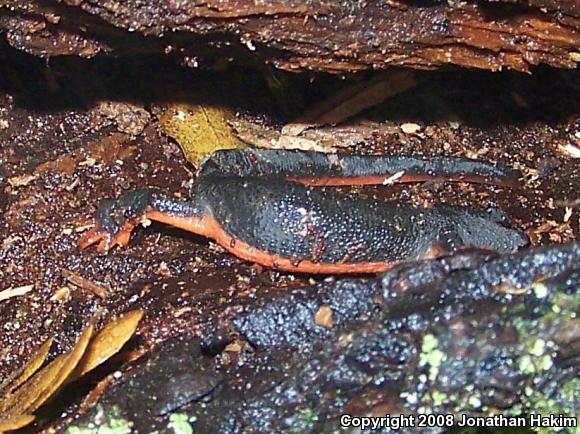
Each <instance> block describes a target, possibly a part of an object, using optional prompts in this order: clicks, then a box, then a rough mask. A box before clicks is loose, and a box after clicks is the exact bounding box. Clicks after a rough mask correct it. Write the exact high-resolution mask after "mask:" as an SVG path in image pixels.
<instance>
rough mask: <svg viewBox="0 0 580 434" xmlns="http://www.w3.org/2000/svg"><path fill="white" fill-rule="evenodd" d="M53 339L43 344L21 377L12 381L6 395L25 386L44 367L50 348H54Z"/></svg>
mask: <svg viewBox="0 0 580 434" xmlns="http://www.w3.org/2000/svg"><path fill="white" fill-rule="evenodd" d="M52 341H53V339H52V338H49V339H48V340H47V341H46V342H45V343H43V344H42V345H41V346H40V348H39V349H38V350H36V354H34V356H32V360H30V362H28V363H27V364H26V365H25V366H24V369H23V370H22V372H21V373H20V375H18V374H17V375H18V377H17V378H16V379H15V380H13V381H10V384H8V385H7V386H6V390H4V393H10V392H12V391H13V390H15V389H16V388H17V387H18V386H20V385H21V384H23V383H24V382H25V381H26V380H28V379H29V378H30V377H31V376H32V375H33V374H34V373H35V372H36V371H38V369H39V368H40V367H41V366H42V364H43V363H44V361H45V360H46V356H47V355H48V352H49V351H50V347H51V346H52Z"/></svg>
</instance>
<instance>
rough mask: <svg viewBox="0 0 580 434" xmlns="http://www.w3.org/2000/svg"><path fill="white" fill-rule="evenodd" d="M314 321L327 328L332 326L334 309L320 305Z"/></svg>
mask: <svg viewBox="0 0 580 434" xmlns="http://www.w3.org/2000/svg"><path fill="white" fill-rule="evenodd" d="M314 323H315V324H316V325H319V326H321V327H325V328H327V329H330V328H332V326H333V322H332V309H331V308H330V307H329V306H326V305H324V306H320V308H319V309H318V311H316V314H315V315H314Z"/></svg>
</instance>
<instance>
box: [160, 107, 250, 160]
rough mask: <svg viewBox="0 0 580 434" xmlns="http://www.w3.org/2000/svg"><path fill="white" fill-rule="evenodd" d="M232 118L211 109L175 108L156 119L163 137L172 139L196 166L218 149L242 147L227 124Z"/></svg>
mask: <svg viewBox="0 0 580 434" xmlns="http://www.w3.org/2000/svg"><path fill="white" fill-rule="evenodd" d="M233 117H234V116H233V114H232V113H231V112H229V111H228V110H226V109H223V108H219V107H212V106H201V105H186V104H178V105H173V106H169V107H167V109H166V110H165V111H164V112H163V113H161V115H160V116H159V123H160V124H161V127H162V128H163V130H164V131H165V133H166V134H167V135H169V136H171V137H173V138H174V139H175V141H177V143H178V144H179V146H180V147H181V149H182V150H183V153H184V154H185V157H186V158H187V160H188V161H189V162H190V163H192V164H193V165H195V166H198V165H199V163H200V162H201V160H203V158H204V157H205V156H207V155H209V154H212V153H213V152H215V151H217V150H220V149H237V148H242V147H244V144H243V143H242V142H241V141H240V140H238V138H237V137H236V135H235V134H234V133H233V131H232V128H231V127H230V125H229V124H228V119H230V118H233Z"/></svg>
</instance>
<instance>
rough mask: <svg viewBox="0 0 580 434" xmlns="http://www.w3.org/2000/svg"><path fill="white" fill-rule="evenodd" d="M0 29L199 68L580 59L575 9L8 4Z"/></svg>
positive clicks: (33, 48) (35, 40) (1, 5)
mask: <svg viewBox="0 0 580 434" xmlns="http://www.w3.org/2000/svg"><path fill="white" fill-rule="evenodd" d="M0 31H3V32H4V33H5V37H6V39H7V41H8V42H9V43H10V44H11V45H12V46H14V47H16V48H19V49H21V50H25V51H27V52H29V53H32V54H35V55H39V56H46V57H50V56H55V55H63V54H71V55H80V56H85V57H91V56H95V55H97V54H99V53H113V54H115V55H124V54H140V53H148V54H151V53H166V54H167V55H173V56H176V57H177V58H179V59H180V60H182V61H184V63H186V64H187V65H189V66H192V67H195V66H198V65H202V66H206V65H207V66H215V64H216V62H217V64H222V65H223V63H224V59H227V61H226V62H228V61H232V60H244V61H245V62H247V59H250V61H251V62H257V63H261V62H266V63H269V64H272V65H274V66H275V67H277V68H280V69H285V70H292V71H303V70H314V71H325V72H335V73H336V72H338V73H342V72H355V71H360V70H366V69H383V68H386V67H388V66H390V65H402V66H407V67H412V68H421V69H426V68H427V69H428V68H436V67H440V66H443V65H447V64H453V65H459V66H462V67H473V68H481V69H488V70H492V71H497V70H501V69H504V68H508V69H514V70H518V71H529V70H530V67H531V66H533V65H538V64H542V63H543V64H548V65H551V66H553V67H559V68H574V67H576V65H577V63H578V62H579V61H580V5H579V2H578V1H577V0H566V1H558V2H556V1H554V0H521V1H514V0H504V1H499V2H497V1H493V2H491V1H490V2H487V3H484V2H475V1H468V2H436V1H432V2H419V3H418V2H408V3H407V2H404V1H399V0H396V1H395V0H392V1H378V0H371V1H367V2H348V1H342V2H337V1H334V0H309V1H304V2H299V1H295V0H268V1H263V2H254V1H253V0H252V1H250V0H229V1H223V0H208V1H203V2H201V1H197V2H181V3H180V2H174V1H169V0H158V1H155V2H153V1H152V2H149V3H148V4H146V5H144V4H143V2H142V1H137V0H130V1H124V2H115V1H105V2H97V1H90V0H66V1H65V2H64V3H61V2H56V1H43V2H40V1H34V0H4V1H2V2H0Z"/></svg>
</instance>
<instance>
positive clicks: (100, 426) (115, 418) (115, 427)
mask: <svg viewBox="0 0 580 434" xmlns="http://www.w3.org/2000/svg"><path fill="white" fill-rule="evenodd" d="M130 432H131V423H130V422H129V421H128V420H127V419H125V418H124V417H122V416H121V412H120V410H119V408H118V407H116V406H113V407H111V408H110V409H108V410H107V413H105V410H104V409H103V407H102V406H101V405H100V404H99V405H97V411H96V412H95V416H94V417H93V418H92V420H91V421H90V422H88V423H86V424H85V425H81V426H78V425H77V426H75V425H73V426H70V427H68V428H67V433H68V434H128V433H130Z"/></svg>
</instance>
